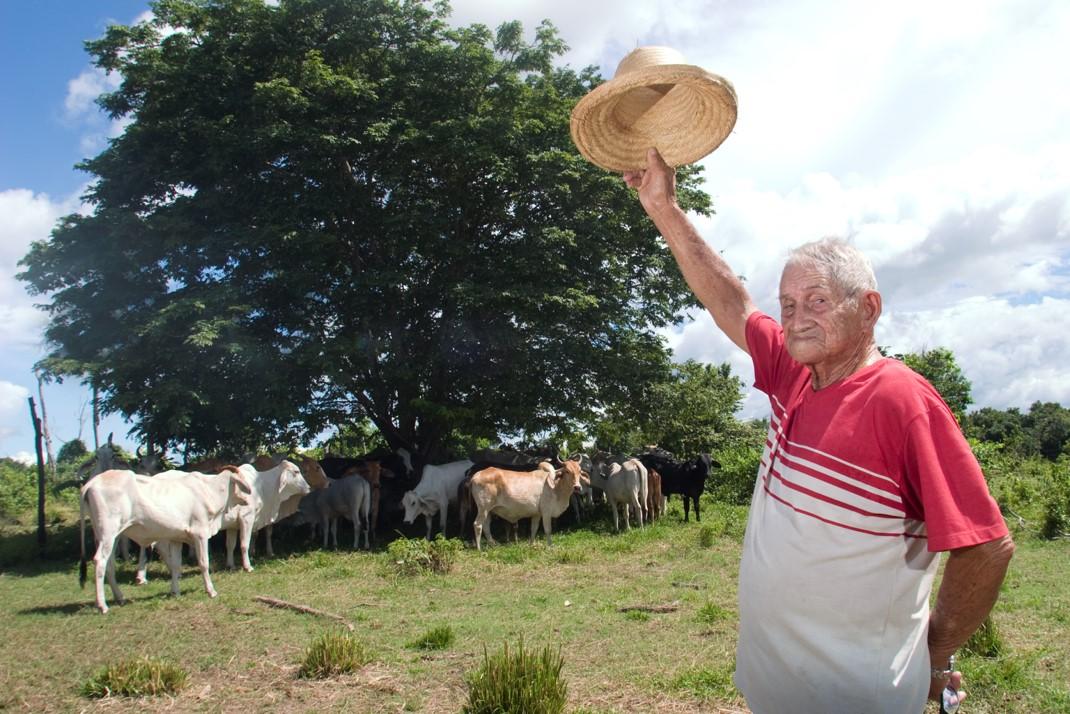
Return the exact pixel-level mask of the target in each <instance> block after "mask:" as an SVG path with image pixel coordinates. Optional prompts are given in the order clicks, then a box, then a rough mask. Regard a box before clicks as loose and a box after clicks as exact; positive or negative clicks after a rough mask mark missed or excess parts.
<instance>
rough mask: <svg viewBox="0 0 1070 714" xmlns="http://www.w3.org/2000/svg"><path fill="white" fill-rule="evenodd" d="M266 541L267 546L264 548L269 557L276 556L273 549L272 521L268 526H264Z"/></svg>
mask: <svg viewBox="0 0 1070 714" xmlns="http://www.w3.org/2000/svg"><path fill="white" fill-rule="evenodd" d="M253 540H254V542H255V540H256V539H255V538H254V539H253ZM264 542H265V544H266V547H265V548H264V552H265V553H266V554H267V557H269V558H274V557H275V551H274V550H272V549H271V524H270V523H268V524H267V525H266V526H264Z"/></svg>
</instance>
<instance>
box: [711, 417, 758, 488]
mask: <svg viewBox="0 0 1070 714" xmlns="http://www.w3.org/2000/svg"><path fill="white" fill-rule="evenodd" d="M764 443H765V435H764V432H761V440H760V441H754V443H747V442H744V443H735V444H731V445H729V446H726V447H725V448H723V449H721V450H719V451H718V452H717V461H718V462H720V464H721V468H719V469H714V471H713V473H712V474H711V476H710V478H709V480H708V481H707V482H706V492H707V493H709V494H710V496H712V497H713V499H714V500H715V501H721V502H723V503H730V504H733V505H737V506H743V505H746V504H748V503H750V499H751V496H752V495H753V494H754V479H755V478H756V477H757V475H758V464H759V463H760V462H761V459H762V448H763V446H764Z"/></svg>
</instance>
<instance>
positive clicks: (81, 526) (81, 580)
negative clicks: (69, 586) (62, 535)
mask: <svg viewBox="0 0 1070 714" xmlns="http://www.w3.org/2000/svg"><path fill="white" fill-rule="evenodd" d="M78 533H79V538H78V545H79V546H81V549H82V562H81V563H80V564H79V566H78V586H79V587H81V588H83V589H84V588H85V580H86V570H87V567H86V559H85V487H84V486H83V487H82V488H81V490H80V491H79V493H78Z"/></svg>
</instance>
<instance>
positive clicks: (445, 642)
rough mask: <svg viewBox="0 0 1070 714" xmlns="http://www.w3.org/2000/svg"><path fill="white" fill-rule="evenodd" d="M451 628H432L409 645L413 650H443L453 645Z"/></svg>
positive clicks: (443, 626) (446, 626)
mask: <svg viewBox="0 0 1070 714" xmlns="http://www.w3.org/2000/svg"><path fill="white" fill-rule="evenodd" d="M453 640H454V635H453V628H452V627H450V626H449V625H441V626H439V627H434V628H432V629H430V630H428V631H427V632H425V633H424V634H422V635H420V636H419V637H417V638H416V639H415V640H413V641H412V642H410V643H409V648H410V649H414V650H444V649H446V648H447V647H449V646H450V645H452V644H453Z"/></svg>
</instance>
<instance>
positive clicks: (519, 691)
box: [462, 640, 568, 714]
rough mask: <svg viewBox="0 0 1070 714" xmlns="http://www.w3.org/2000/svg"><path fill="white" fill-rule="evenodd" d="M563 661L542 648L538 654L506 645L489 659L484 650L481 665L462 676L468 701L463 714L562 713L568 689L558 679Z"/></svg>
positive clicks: (522, 646)
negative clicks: (466, 687) (512, 648)
mask: <svg viewBox="0 0 1070 714" xmlns="http://www.w3.org/2000/svg"><path fill="white" fill-rule="evenodd" d="M563 665H564V661H563V660H562V659H561V652H560V650H558V652H557V653H556V654H555V653H554V652H552V651H551V650H550V648H549V646H547V647H544V648H543V649H542V651H541V652H539V653H537V654H536V653H533V652H526V651H525V650H524V641H523V640H521V641H520V645H519V647H517V649H516V651H514V652H510V651H509V644H508V643H506V644H505V647H504V649H503V651H502V652H500V653H499V654H496V655H494V656H493V657H491V656H490V655H488V654H487V649H486V647H484V648H483V666H482V667H480V668H479V669H478V670H476V671H475V672H473V673H472V674H470V675H468V676H467V677H465V683H466V684H467V685H468V702H467V703H466V704H465V706H464V708H463V709H462V711H463V712H464V713H465V714H502V713H503V712H517V713H519V712H523V713H524V714H558V713H559V712H562V711H564V709H565V701H566V699H567V698H568V687H567V685H566V684H565V680H564V678H563V677H562V676H561V668H562V667H563Z"/></svg>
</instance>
